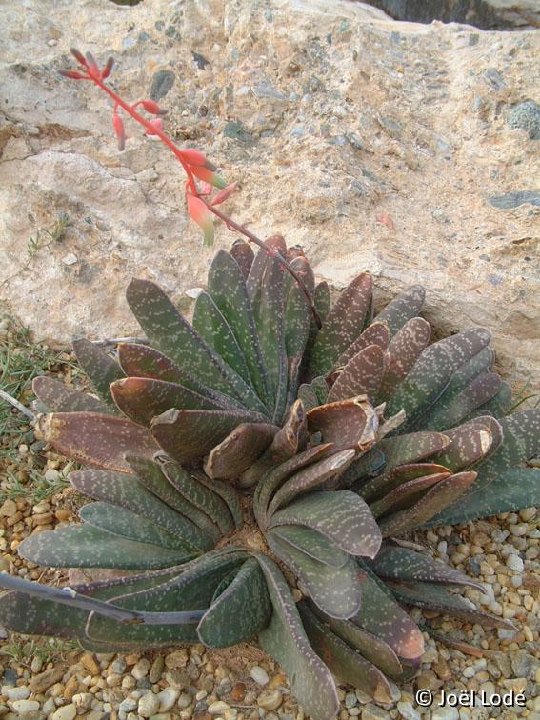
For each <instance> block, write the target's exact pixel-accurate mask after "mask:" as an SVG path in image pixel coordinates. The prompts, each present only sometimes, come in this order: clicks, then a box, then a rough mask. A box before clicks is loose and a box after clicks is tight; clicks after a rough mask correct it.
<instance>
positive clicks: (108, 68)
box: [101, 57, 114, 80]
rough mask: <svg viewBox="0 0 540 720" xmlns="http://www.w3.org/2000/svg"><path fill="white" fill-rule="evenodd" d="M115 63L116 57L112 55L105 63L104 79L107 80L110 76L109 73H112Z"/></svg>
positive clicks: (102, 76) (102, 75)
mask: <svg viewBox="0 0 540 720" xmlns="http://www.w3.org/2000/svg"><path fill="white" fill-rule="evenodd" d="M113 65H114V58H112V57H110V58H109V59H108V60H107V64H106V65H105V67H104V68H103V70H102V71H101V79H102V80H105V79H106V78H108V77H109V75H110V74H111V70H112V68H113Z"/></svg>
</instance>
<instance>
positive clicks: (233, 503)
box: [192, 470, 244, 529]
mask: <svg viewBox="0 0 540 720" xmlns="http://www.w3.org/2000/svg"><path fill="white" fill-rule="evenodd" d="M192 475H194V476H195V477H196V478H197V480H198V481H199V482H200V483H201V484H202V485H205V486H206V487H207V488H209V489H210V490H212V492H214V493H216V494H217V495H219V497H220V498H222V500H224V501H225V502H226V503H227V507H228V508H229V512H230V514H231V517H232V520H233V523H234V526H235V528H236V529H238V528H240V527H242V525H243V523H244V519H243V515H242V506H241V504H240V496H239V495H238V493H237V492H236V490H235V489H234V488H232V487H231V486H230V485H228V484H227V483H223V482H219V481H217V480H211V479H210V478H209V477H208V476H207V475H205V474H204V473H203V472H201V471H199V470H193V471H192Z"/></svg>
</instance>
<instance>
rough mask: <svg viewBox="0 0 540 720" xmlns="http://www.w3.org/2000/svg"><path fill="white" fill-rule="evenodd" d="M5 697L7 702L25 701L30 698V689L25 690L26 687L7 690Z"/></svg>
mask: <svg viewBox="0 0 540 720" xmlns="http://www.w3.org/2000/svg"><path fill="white" fill-rule="evenodd" d="M5 695H7V696H8V699H9V700H26V698H29V697H30V688H27V687H14V688H8V689H7V692H6V693H5Z"/></svg>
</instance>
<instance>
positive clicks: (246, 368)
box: [0, 236, 540, 720]
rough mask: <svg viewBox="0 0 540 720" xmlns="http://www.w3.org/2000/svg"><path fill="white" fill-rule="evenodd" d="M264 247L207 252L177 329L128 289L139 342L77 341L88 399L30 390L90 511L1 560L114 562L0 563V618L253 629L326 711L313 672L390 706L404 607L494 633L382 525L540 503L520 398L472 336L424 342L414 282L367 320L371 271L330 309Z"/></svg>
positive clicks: (165, 313)
mask: <svg viewBox="0 0 540 720" xmlns="http://www.w3.org/2000/svg"><path fill="white" fill-rule="evenodd" d="M267 247H268V248H269V249H270V252H266V251H264V250H260V251H259V252H258V254H257V255H256V256H254V254H253V252H252V250H251V248H250V246H249V245H248V244H246V243H244V242H243V241H237V242H236V243H235V244H234V245H233V246H232V248H231V250H230V252H225V251H220V252H218V253H217V255H216V256H215V258H214V260H213V262H212V265H211V267H210V271H209V277H208V289H207V291H204V292H200V294H199V295H198V297H197V298H196V301H195V306H194V310H193V317H192V320H191V322H188V321H187V320H186V319H185V318H184V317H183V316H182V315H181V314H180V313H179V312H178V311H177V309H176V308H175V306H174V305H173V304H172V303H171V301H170V300H169V299H168V297H167V295H166V294H165V293H164V292H163V291H162V290H161V289H160V288H159V287H157V286H156V285H155V284H153V283H152V282H149V281H147V280H133V281H132V283H131V284H130V286H129V288H128V291H127V300H128V303H129V306H130V308H131V310H132V311H133V313H134V315H135V317H136V318H137V320H138V322H139V323H140V325H141V327H142V328H143V330H144V332H145V334H146V337H147V339H148V343H147V344H130V343H128V344H120V345H119V346H118V349H117V355H116V356H115V357H112V356H111V355H109V354H108V353H106V352H105V351H104V350H103V349H101V348H100V347H98V346H96V345H94V344H92V343H91V342H89V341H88V340H79V341H77V342H75V344H74V349H75V352H76V355H77V358H78V360H79V362H80V364H81V366H82V367H83V368H84V370H85V371H86V372H87V374H88V376H89V377H90V379H91V381H92V383H93V386H94V390H95V394H84V393H82V392H81V391H79V390H76V389H70V388H67V387H66V386H65V385H64V384H62V383H61V382H59V381H57V380H55V379H53V378H51V377H40V378H37V379H36V380H35V381H34V391H35V394H36V395H37V397H38V398H39V401H40V402H41V403H42V404H43V406H45V407H46V408H47V412H46V413H44V414H42V415H40V416H39V417H38V421H37V431H38V432H39V433H41V436H42V437H43V438H44V439H45V440H46V441H47V442H49V443H50V444H51V445H52V447H53V448H55V449H56V450H57V451H58V452H60V453H62V454H64V455H66V456H67V457H69V458H73V459H74V460H76V461H77V462H79V463H81V464H82V465H84V466H86V468H85V469H82V470H77V471H75V472H72V473H71V476H70V481H71V484H72V485H73V487H74V488H76V489H77V490H79V491H80V492H81V493H83V494H85V495H88V496H89V497H90V498H92V499H93V500H94V501H95V502H92V503H90V504H87V505H84V506H83V507H82V509H81V511H80V517H81V521H82V522H81V523H80V524H71V525H65V526H61V527H59V528H57V529H55V530H53V531H45V532H40V533H38V534H32V535H30V536H29V537H28V538H27V539H25V540H24V541H23V542H22V544H21V545H20V547H19V552H20V554H21V555H22V556H23V557H24V558H27V559H28V560H30V561H32V562H34V563H38V564H40V565H43V566H47V567H54V568H114V569H116V570H120V571H124V574H123V575H122V576H121V577H119V578H116V579H113V580H107V581H95V582H89V583H87V584H83V585H77V586H73V587H71V588H69V589H64V590H58V589H52V588H47V587H44V586H42V585H38V584H35V583H27V582H25V581H23V580H20V579H18V580H17V579H13V580H12V581H9V582H7V581H6V579H5V578H7V576H5V575H4V576H2V577H3V578H4V579H3V580H2V584H4V585H6V584H8V585H9V586H10V587H13V588H15V589H14V590H12V591H11V592H9V593H7V594H5V595H4V596H3V597H2V598H1V599H0V620H1V622H2V623H3V624H4V625H6V626H8V627H9V628H12V629H13V630H16V631H19V632H24V633H36V634H45V635H57V636H62V637H71V638H77V639H78V640H79V641H80V642H81V644H82V645H83V646H84V647H85V648H89V649H91V650H94V651H102V652H103V651H112V650H117V651H122V650H126V651H127V650H131V649H133V648H139V649H146V648H150V647H159V646H170V645H173V644H179V643H180V644H184V643H195V642H202V643H204V644H205V645H206V646H208V647H211V648H222V647H226V646H230V645H234V644H235V643H239V642H241V641H247V640H253V641H256V642H258V644H259V646H260V647H262V648H263V649H264V650H265V651H266V652H268V653H269V654H270V655H271V656H272V657H273V658H275V659H276V660H277V661H278V662H279V663H280V664H281V666H282V667H283V668H284V669H285V671H286V672H287V673H288V675H289V680H290V684H291V690H292V692H293V693H294V695H295V696H296V698H297V700H298V702H299V703H300V704H301V705H302V707H303V708H304V710H305V711H306V712H307V713H308V714H309V715H311V716H312V717H313V718H315V720H328V719H330V718H333V717H334V716H335V715H336V713H337V711H338V707H339V706H338V700H337V694H336V687H335V681H334V678H333V676H335V678H337V680H338V681H340V682H346V683H350V684H351V685H353V686H355V687H356V688H359V689H361V690H362V691H364V692H366V693H369V694H370V695H371V696H372V697H374V698H375V699H376V700H377V701H379V702H389V701H390V699H391V697H390V693H391V686H390V683H389V679H390V680H392V681H397V682H399V681H400V680H402V679H405V678H408V677H410V676H411V675H412V674H413V673H414V671H415V669H416V668H417V667H418V665H419V663H420V661H421V658H422V653H423V647H424V643H423V635H422V632H421V631H420V629H419V628H418V627H417V626H416V625H415V623H414V622H413V621H412V619H411V618H410V616H409V614H408V613H407V610H406V609H405V608H406V607H407V606H417V607H420V608H426V609H429V610H434V611H437V612H440V613H447V614H450V615H454V616H457V617H459V618H462V619H464V620H465V621H469V622H474V623H482V624H484V625H487V626H494V627H502V626H508V625H509V623H508V621H506V620H503V619H502V618H500V617H494V616H492V615H489V614H487V613H485V612H482V611H480V610H478V609H476V608H475V607H474V606H473V605H472V603H471V602H470V601H469V600H468V599H466V598H465V597H463V596H462V595H460V594H459V593H458V592H456V591H457V590H459V589H460V588H461V589H463V588H464V587H467V586H470V587H473V588H478V589H480V590H482V589H483V587H482V585H479V584H478V583H477V582H475V581H474V580H472V579H470V578H469V577H467V576H466V575H465V574H463V573H462V572H459V571H457V570H455V569H452V568H450V567H448V566H446V565H445V564H443V563H441V562H439V561H436V560H433V559H432V558H431V557H430V556H429V554H427V553H425V552H420V551H419V550H418V549H413V547H411V543H410V542H409V543H408V542H406V541H403V540H400V539H399V538H400V536H402V535H403V534H404V533H408V532H409V531H412V530H417V529H419V528H425V527H430V526H435V525H449V524H455V523H464V522H466V521H469V520H474V519H475V518H480V517H485V516H489V515H494V514H496V513H500V512H504V511H513V510H518V509H520V508H525V507H530V506H532V505H535V504H536V503H538V500H539V497H540V470H538V469H531V468H527V467H526V466H525V461H526V460H527V459H528V458H530V457H531V456H533V455H534V454H535V453H536V452H537V451H538V447H539V439H540V411H539V410H538V409H527V410H522V411H519V412H514V413H513V414H507V413H508V411H509V408H510V407H511V398H510V389H509V387H508V385H507V384H506V383H505V382H503V381H502V380H501V378H500V377H499V376H498V375H497V374H496V373H495V372H493V371H492V364H493V351H492V349H491V348H490V335H489V333H488V332H487V331H486V330H483V329H477V328H475V329H472V330H466V331H464V332H459V333H457V334H455V335H452V336H450V337H447V338H445V339H443V340H439V341H438V342H434V343H430V326H429V324H428V322H427V321H426V320H425V319H423V318H422V317H421V316H420V313H421V310H422V304H423V301H424V290H423V289H422V287H420V286H415V287H412V288H410V289H408V290H406V291H405V292H404V293H402V294H401V295H399V296H398V297H396V298H395V299H394V300H392V301H391V302H390V304H389V305H387V306H386V308H385V309H384V310H382V312H379V313H378V314H376V315H375V317H373V312H372V280H371V278H370V276H369V275H368V274H366V273H362V274H360V275H358V276H357V277H356V278H355V279H354V280H353V281H352V282H351V284H350V285H349V286H348V287H347V288H346V289H345V290H344V291H343V292H342V293H341V294H340V295H339V297H338V299H337V302H336V303H335V304H334V305H333V306H331V302H330V292H329V288H328V285H327V284H326V283H324V282H322V283H319V284H315V282H314V276H313V272H312V270H311V268H310V265H309V263H308V261H307V259H306V258H305V256H304V254H303V252H302V251H301V250H300V249H299V248H292V249H287V247H286V245H285V243H284V241H283V238H281V237H279V236H273V237H272V238H270V239H269V240H268V241H267ZM275 250H278V251H279V252H280V253H282V254H283V255H284V256H286V257H287V259H288V260H289V262H290V263H291V264H292V267H293V268H294V269H295V271H296V273H297V274H298V275H299V276H300V277H301V278H302V279H303V281H304V283H305V285H306V286H307V287H308V289H309V292H310V293H311V294H312V297H313V302H314V304H315V307H316V308H317V311H318V313H319V315H320V316H321V318H322V321H323V322H322V329H320V330H319V329H317V328H316V327H315V323H314V322H313V320H312V316H311V313H310V310H309V306H308V303H307V301H306V297H305V295H304V293H303V292H302V290H301V289H300V288H299V286H298V284H297V283H296V282H295V281H294V280H293V279H292V278H291V276H290V275H289V274H288V273H287V272H284V270H283V267H282V264H280V263H279V262H278V261H277V259H276V257H275V253H272V251H275ZM10 583H13V584H10Z"/></svg>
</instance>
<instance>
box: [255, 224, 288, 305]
mask: <svg viewBox="0 0 540 720" xmlns="http://www.w3.org/2000/svg"><path fill="white" fill-rule="evenodd" d="M264 244H265V247H266V249H263V248H261V249H260V250H259V251H258V253H257V254H256V255H255V259H254V260H253V263H252V265H251V268H250V271H249V277H248V279H247V288H248V294H249V297H250V299H251V302H252V305H253V306H255V305H256V304H257V303H258V302H259V299H260V292H261V287H262V284H263V279H264V274H265V272H266V268H267V266H268V264H269V263H270V262H272V259H273V257H275V256H276V254H277V253H279V254H280V255H281V256H282V257H283V258H285V257H286V256H287V244H286V242H285V239H284V238H283V236H282V235H271V236H270V237H268V238H267V239H266V240H265V241H264Z"/></svg>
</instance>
